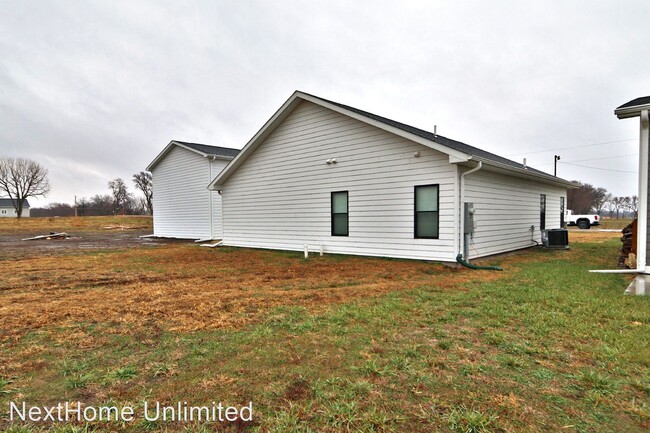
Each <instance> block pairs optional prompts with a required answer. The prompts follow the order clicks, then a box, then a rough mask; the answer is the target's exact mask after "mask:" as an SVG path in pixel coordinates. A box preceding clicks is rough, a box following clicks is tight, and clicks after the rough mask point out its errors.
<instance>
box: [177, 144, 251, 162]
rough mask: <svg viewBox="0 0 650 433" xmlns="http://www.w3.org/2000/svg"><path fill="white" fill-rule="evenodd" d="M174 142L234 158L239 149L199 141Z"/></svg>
mask: <svg viewBox="0 0 650 433" xmlns="http://www.w3.org/2000/svg"><path fill="white" fill-rule="evenodd" d="M173 141H174V142H175V143H179V144H182V145H184V146H187V147H191V148H192V149H195V150H198V151H199V152H203V153H205V154H208V155H216V156H223V157H227V158H234V157H235V156H237V154H238V153H239V149H231V148H230V147H220V146H210V145H207V144H200V143H188V142H186V141H179V140H173Z"/></svg>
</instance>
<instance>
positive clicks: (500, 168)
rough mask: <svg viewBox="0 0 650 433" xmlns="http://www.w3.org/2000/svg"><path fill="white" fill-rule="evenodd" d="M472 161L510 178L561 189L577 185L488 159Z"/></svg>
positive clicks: (576, 186) (576, 185) (475, 158)
mask: <svg viewBox="0 0 650 433" xmlns="http://www.w3.org/2000/svg"><path fill="white" fill-rule="evenodd" d="M472 159H473V160H476V161H482V162H483V167H484V169H486V170H488V171H497V172H501V173H504V174H509V175H511V176H516V177H521V178H525V179H531V178H532V179H534V180H537V181H541V182H544V183H548V184H552V185H556V186H561V187H563V188H578V187H579V185H578V184H577V183H575V182H571V181H568V180H565V179H561V178H559V177H555V176H553V175H550V174H542V173H537V172H533V171H530V170H527V169H524V168H516V167H511V166H509V165H505V164H501V163H498V162H495V161H491V160H489V159H484V158H477V157H473V158H472Z"/></svg>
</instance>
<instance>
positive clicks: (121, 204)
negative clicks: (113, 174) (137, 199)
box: [108, 177, 130, 215]
mask: <svg viewBox="0 0 650 433" xmlns="http://www.w3.org/2000/svg"><path fill="white" fill-rule="evenodd" d="M108 189H110V190H111V193H112V194H113V213H115V214H117V213H118V212H119V211H120V209H121V210H122V215H124V214H125V213H126V205H127V202H128V201H129V198H130V197H129V192H128V191H127V189H126V183H124V179H122V178H119V177H118V178H117V179H113V180H111V181H110V182H108Z"/></svg>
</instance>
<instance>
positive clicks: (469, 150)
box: [310, 95, 548, 175]
mask: <svg viewBox="0 0 650 433" xmlns="http://www.w3.org/2000/svg"><path fill="white" fill-rule="evenodd" d="M310 96H312V97H314V98H317V99H320V100H321V101H325V102H328V103H330V104H334V105H336V106H339V107H341V108H344V109H346V110H350V111H352V112H355V113H358V114H361V115H362V116H365V117H368V118H370V119H373V120H377V121H378V122H381V123H384V124H386V125H390V126H394V127H395V128H398V129H401V130H403V131H406V132H410V133H411V134H414V135H417V136H419V137H422V138H424V139H426V140H430V141H433V142H434V143H438V144H441V145H443V146H446V147H449V148H450V149H454V150H457V151H459V152H462V153H466V154H468V155H472V156H477V157H481V158H484V159H486V160H490V161H494V162H499V163H501V164H504V165H508V166H511V167H513V168H518V169H522V170H523V169H527V170H528V171H531V172H536V173H539V174H546V175H548V173H545V172H543V171H540V170H536V169H534V168H532V167H524V165H523V164H520V163H518V162H515V161H512V160H510V159H506V158H503V157H501V156H499V155H495V154H494V153H490V152H486V151H485V150H482V149H479V148H478V147H474V146H470V145H469V144H465V143H463V142H461V141H456V140H452V139H451V138H447V137H443V136H442V135H438V134H434V133H433V132H429V131H425V130H423V129H420V128H416V127H414V126H410V125H407V124H405V123H402V122H397V121H395V120H391V119H388V118H386V117H382V116H378V115H376V114H372V113H369V112H367V111H363V110H359V109H358V108H354V107H350V106H349V105H344V104H340V103H338V102H333V101H328V100H327V99H323V98H320V97H318V96H314V95H310Z"/></svg>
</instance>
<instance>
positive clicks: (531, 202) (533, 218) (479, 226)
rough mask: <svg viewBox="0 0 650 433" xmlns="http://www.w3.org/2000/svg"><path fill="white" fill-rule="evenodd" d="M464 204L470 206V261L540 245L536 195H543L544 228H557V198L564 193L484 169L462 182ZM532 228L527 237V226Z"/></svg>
mask: <svg viewBox="0 0 650 433" xmlns="http://www.w3.org/2000/svg"><path fill="white" fill-rule="evenodd" d="M465 181H466V183H465V201H466V202H472V203H474V223H475V232H474V237H473V245H470V249H469V251H470V255H469V257H470V258H478V257H484V256H488V255H491V254H498V253H503V252H506V251H511V250H515V249H519V248H526V247H530V246H533V245H535V243H534V242H532V241H531V238H532V239H535V240H536V241H537V242H540V243H541V232H540V194H546V228H547V229H554V228H560V197H565V199H564V200H565V203H566V195H567V193H566V189H565V188H560V187H556V186H551V185H546V184H542V183H538V182H534V181H531V180H527V179H521V178H517V177H513V176H507V175H503V174H499V173H494V172H489V171H486V170H485V169H483V170H481V171H478V172H476V173H474V174H470V175H468V176H467V177H466V178H465ZM531 225H534V226H535V231H534V233H531V231H530V226H531Z"/></svg>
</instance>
